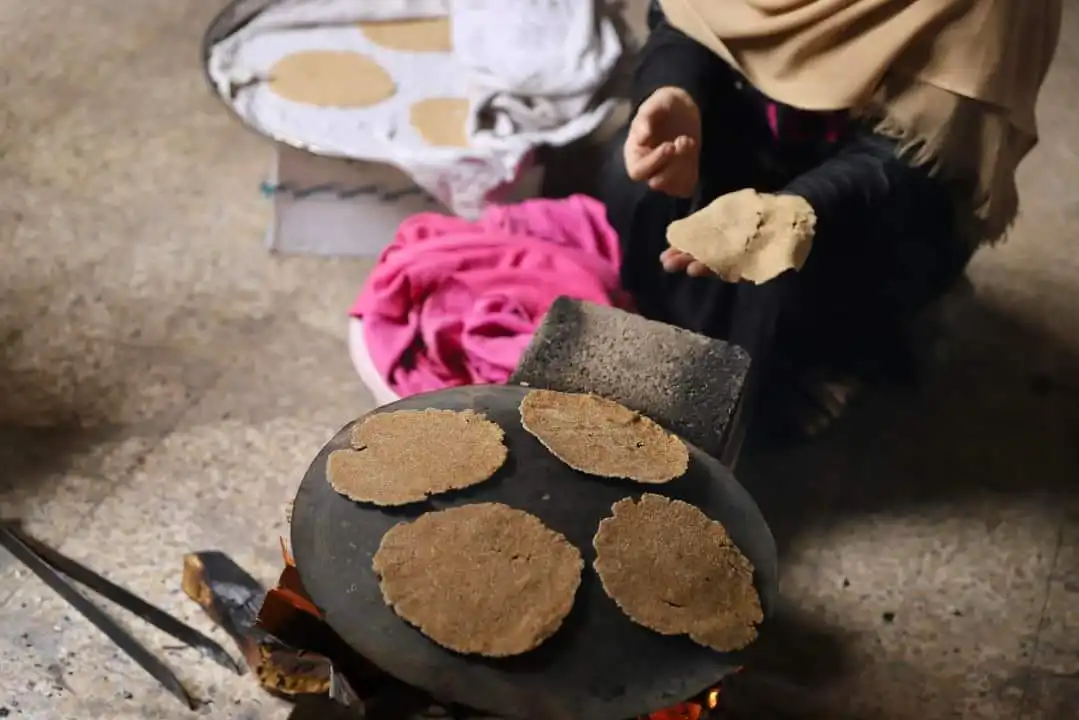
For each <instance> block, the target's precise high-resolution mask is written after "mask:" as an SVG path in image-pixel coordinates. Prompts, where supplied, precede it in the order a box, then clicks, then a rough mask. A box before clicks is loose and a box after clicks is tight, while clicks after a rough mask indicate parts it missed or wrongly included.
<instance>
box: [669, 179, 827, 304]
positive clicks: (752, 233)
mask: <svg viewBox="0 0 1079 720" xmlns="http://www.w3.org/2000/svg"><path fill="white" fill-rule="evenodd" d="M816 224H817V216H816V214H815V213H814V212H813V208H812V207H810V205H809V203H808V202H806V201H805V200H804V199H802V198H800V197H797V196H795V195H761V194H760V193H758V192H756V191H755V190H739V191H737V192H733V193H728V194H727V195H723V196H720V197H719V198H716V199H715V200H714V201H712V203H711V204H709V205H707V206H706V207H704V208H702V209H700V210H698V211H697V212H695V213H693V214H692V215H690V216H689V217H686V218H683V219H681V220H676V221H674V222H673V223H671V224H670V225H669V226H668V227H667V242H668V244H669V245H670V246H671V247H673V248H674V249H676V250H681V251H682V252H684V253H688V254H690V255H692V256H693V257H694V258H696V259H697V260H699V261H700V262H702V263H704V264H705V265H706V266H708V268H709V269H711V270H712V271H713V272H714V273H715V274H716V275H718V276H719V277H720V278H722V279H723V280H726V281H727V282H739V281H741V280H748V281H749V282H752V283H756V284H758V285H759V284H760V283H763V282H768V281H769V280H771V279H773V278H775V277H776V276H778V275H779V274H781V273H783V272H785V271H787V270H791V269H794V270H801V269H802V266H803V265H805V261H806V258H808V257H809V251H810V250H811V249H812V248H813V233H814V231H815V229H816Z"/></svg>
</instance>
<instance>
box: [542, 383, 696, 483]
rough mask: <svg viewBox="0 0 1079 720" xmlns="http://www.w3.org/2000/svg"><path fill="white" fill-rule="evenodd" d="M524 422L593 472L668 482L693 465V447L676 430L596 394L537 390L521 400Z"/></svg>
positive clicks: (566, 458)
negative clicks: (690, 449) (662, 425)
mask: <svg viewBox="0 0 1079 720" xmlns="http://www.w3.org/2000/svg"><path fill="white" fill-rule="evenodd" d="M521 425H522V426H524V429H525V430H527V431H528V432H529V433H531V434H532V435H533V436H534V437H535V438H536V439H537V440H539V441H540V442H541V443H543V445H544V447H546V448H547V449H548V450H550V451H551V454H553V455H554V456H555V457H557V458H558V459H559V460H561V461H562V462H564V463H566V464H567V465H569V466H570V467H571V468H573V469H574V470H580V471H581V472H585V473H588V474H589V475H598V476H600V477H609V478H622V479H625V480H635V481H637V482H641V483H665V482H669V481H671V480H674V479H675V478H679V477H681V476H683V475H685V474H686V470H687V469H688V468H689V449H688V448H686V445H685V443H683V442H682V441H681V440H680V439H679V438H678V437H677V436H675V435H672V434H671V433H669V432H667V431H666V430H664V429H663V428H662V427H660V426H659V425H658V424H657V423H655V422H654V421H653V420H650V419H649V418H646V417H644V416H643V415H641V414H640V413H636V412H634V411H632V410H630V409H629V408H627V407H625V406H624V405H619V404H618V403H616V402H614V401H612V400H607V399H606V398H601V397H599V396H598V395H586V394H581V393H563V392H554V391H553V390H533V391H532V392H530V393H528V395H525V398H524V400H522V401H521Z"/></svg>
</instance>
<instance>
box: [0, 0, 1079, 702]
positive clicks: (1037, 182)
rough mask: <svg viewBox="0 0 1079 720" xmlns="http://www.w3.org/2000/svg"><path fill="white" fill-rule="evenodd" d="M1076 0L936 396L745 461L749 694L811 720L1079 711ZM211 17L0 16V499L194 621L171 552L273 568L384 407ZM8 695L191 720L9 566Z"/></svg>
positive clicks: (251, 693)
mask: <svg viewBox="0 0 1079 720" xmlns="http://www.w3.org/2000/svg"><path fill="white" fill-rule="evenodd" d="M1066 4H1067V5H1068V15H1067V18H1066V28H1065V31H1064V34H1063V37H1064V46H1063V47H1062V49H1061V51H1060V54H1059V58H1058V62H1057V65H1056V68H1055V70H1054V72H1053V75H1052V77H1051V79H1050V82H1049V87H1048V89H1047V92H1046V95H1045V101H1044V103H1043V107H1042V113H1041V117H1042V123H1043V127H1044V137H1045V139H1044V142H1043V144H1042V146H1041V147H1040V149H1039V150H1038V151H1037V154H1036V156H1035V157H1033V158H1032V159H1031V160H1030V161H1029V162H1028V163H1027V165H1026V166H1025V168H1024V173H1023V185H1024V189H1025V202H1026V214H1025V215H1024V217H1023V220H1022V222H1021V223H1020V225H1019V227H1018V228H1017V229H1016V232H1015V234H1014V237H1013V238H1012V239H1011V241H1010V242H1009V243H1008V244H1007V245H1006V246H1004V247H1002V248H1000V249H998V250H994V251H991V252H986V253H984V254H983V255H981V256H980V257H979V258H978V259H977V261H976V263H975V266H974V268H973V270H972V273H971V275H972V280H973V282H974V285H975V292H974V294H973V295H972V296H969V297H966V298H962V299H956V300H954V301H952V302H950V303H949V304H948V305H947V307H946V308H945V312H944V313H943V318H944V323H945V326H946V328H947V331H948V333H947V339H946V341H945V342H944V343H943V344H942V345H941V346H940V347H939V348H938V349H937V352H936V354H935V355H934V359H933V362H932V364H931V367H930V368H929V372H928V373H927V377H926V380H925V382H924V384H923V385H922V386H921V387H920V388H918V389H916V390H910V391H904V392H897V393H892V394H884V393H882V394H879V395H878V396H874V397H869V398H866V399H865V401H864V402H863V403H862V404H861V405H859V406H858V407H856V408H855V409H854V410H853V412H852V415H851V417H850V418H849V420H848V421H846V422H844V423H843V424H842V425H841V426H840V427H839V428H838V429H837V430H836V431H835V432H834V433H832V434H831V435H829V436H828V437H826V438H825V439H824V440H822V441H821V442H819V443H816V444H814V445H811V446H807V447H803V448H799V449H794V450H790V451H786V452H783V453H779V454H770V455H768V456H767V457H761V456H757V455H752V454H751V455H750V456H749V457H748V458H747V459H746V461H745V464H744V466H743V467H742V468H741V469H740V476H741V477H742V479H743V481H744V482H745V483H746V484H747V485H748V486H750V487H751V488H752V489H753V491H754V492H755V493H756V494H757V495H758V497H759V498H760V501H761V504H762V506H763V507H764V509H765V511H766V513H767V514H768V515H769V516H770V517H771V518H772V519H773V522H774V523H775V527H776V531H777V535H779V536H780V539H781V543H782V545H783V552H784V563H785V577H784V591H785V595H786V598H787V606H788V610H787V611H786V612H785V613H784V618H783V619H784V621H785V622H784V623H783V627H782V628H781V629H782V630H783V632H782V633H779V634H777V636H776V637H775V638H773V644H774V647H773V648H772V650H773V652H762V657H761V659H760V661H759V666H755V673H749V674H748V675H747V678H751V679H749V680H747V682H746V684H745V685H746V691H747V696H748V697H749V698H750V700H751V701H752V699H753V697H754V692H753V689H754V685H758V686H761V687H758V688H757V690H758V692H757V693H756V698H757V701H759V700H760V696H761V695H766V696H767V697H768V698H769V699H770V700H771V701H772V702H773V703H777V704H781V705H782V704H786V705H788V706H791V705H793V706H796V707H798V708H801V709H802V710H804V711H805V714H807V715H813V716H817V717H830V718H835V717H858V718H897V719H899V718H933V719H934V720H935V719H936V718H945V717H962V718H1016V719H1018V718H1024V719H1030V720H1033V719H1034V718H1047V719H1054V718H1061V719H1063V718H1074V717H1076V716H1079V499H1076V494H1075V493H1074V492H1072V488H1073V487H1074V486H1075V484H1076V482H1077V481H1079V443H1077V442H1076V441H1077V439H1079V379H1077V378H1079V375H1077V374H1076V369H1077V368H1079V359H1077V358H1079V339H1077V338H1079V303H1077V302H1076V299H1077V297H1076V296H1077V293H1076V289H1075V288H1076V279H1077V278H1079V274H1077V273H1079V253H1076V251H1075V249H1074V238H1073V237H1072V234H1073V233H1074V232H1075V231H1076V229H1077V228H1079V201H1077V200H1076V198H1075V196H1074V194H1073V193H1072V192H1071V189H1072V186H1073V185H1074V178H1076V177H1079V158H1077V155H1076V150H1075V148H1076V147H1079V127H1077V126H1076V125H1075V123H1074V114H1073V113H1074V108H1076V107H1079V102H1077V100H1079V89H1077V88H1076V86H1075V84H1074V83H1073V82H1071V81H1070V78H1069V74H1070V73H1071V72H1076V71H1079V2H1074V1H1069V2H1067V3H1066ZM217 6H218V2H217V1H216V0H198V1H196V2H186V3H185V2H175V0H142V1H141V2H138V3H118V2H114V1H111V0H83V1H82V2H79V3H69V2H60V0H37V1H36V2H34V3H29V2H27V0H0V251H2V253H3V254H2V256H0V512H2V513H3V514H5V515H16V516H21V517H23V518H25V519H26V521H27V522H28V524H29V527H30V529H31V530H32V532H34V533H35V534H37V535H38V536H39V537H41V538H43V539H45V540H47V541H49V542H51V543H53V544H55V545H57V546H59V547H60V548H61V549H62V551H63V552H65V553H67V554H69V555H72V556H74V557H76V558H80V559H83V560H84V561H86V562H87V563H88V564H90V565H91V566H93V567H95V568H98V569H100V570H102V571H104V572H105V573H106V574H108V575H109V576H110V577H111V578H113V579H115V580H117V581H119V582H121V583H122V584H124V585H127V586H128V587H130V588H131V589H133V590H135V591H136V592H138V593H140V594H142V595H144V596H146V597H147V598H148V599H150V600H152V601H154V602H156V603H159V604H160V605H161V606H163V607H164V608H166V609H168V610H169V611H170V612H173V613H175V614H177V615H179V616H181V617H184V618H188V619H190V621H191V622H193V623H195V624H197V625H199V626H200V627H204V628H208V627H209V625H210V623H209V622H208V621H206V620H205V619H204V618H203V617H202V616H201V614H200V612H199V611H198V610H197V608H196V607H195V606H194V604H193V603H191V602H190V601H188V600H187V599H186V598H185V597H184V596H183V595H182V593H181V592H180V570H181V557H182V555H183V554H184V553H186V552H189V551H193V550H202V549H210V548H217V549H222V550H225V551H227V552H229V553H230V554H232V556H233V557H234V558H236V559H237V560H238V561H239V562H240V563H241V564H243V565H244V566H245V567H247V568H248V569H249V570H251V571H252V572H254V573H256V574H257V575H258V576H259V577H261V578H263V579H264V580H266V581H270V580H271V579H272V578H274V577H275V576H276V573H277V572H278V570H279V569H280V566H279V555H278V549H277V538H278V536H279V535H281V534H283V533H284V532H285V505H286V503H287V501H288V500H289V498H290V495H291V494H292V492H293V491H294V489H295V487H296V485H297V483H298V482H299V479H300V477H301V474H302V472H303V470H304V469H305V467H306V465H307V463H308V461H309V460H310V458H311V457H312V456H313V454H314V453H315V451H316V450H317V449H318V448H319V446H320V445H321V444H322V443H323V442H324V441H325V440H326V439H327V438H329V437H330V435H331V434H332V433H333V431H335V430H336V429H337V428H338V427H339V426H340V425H341V424H342V423H344V422H345V421H346V420H348V419H350V418H352V417H354V416H356V415H359V414H361V413H363V412H364V411H366V410H367V409H369V408H370V407H371V399H370V397H369V396H368V395H367V393H366V392H365V391H364V390H363V389H362V388H361V386H360V385H359V383H358V381H357V379H356V378H355V376H354V374H353V372H352V370H351V367H350V364H349V360H348V355H347V352H346V348H345V345H344V330H345V323H344V313H345V310H346V308H347V307H348V305H349V302H350V301H351V300H352V298H353V295H354V293H355V292H356V291H357V289H358V287H359V285H360V283H361V282H362V280H363V277H364V274H365V271H366V270H367V268H368V265H367V264H365V263H363V262H335V261H325V260H314V259H305V258H287V259H286V258H276V257H272V256H270V255H269V254H267V253H266V252H265V250H264V249H263V246H262V233H263V231H264V229H265V227H266V223H267V219H268V216H267V206H266V203H265V202H264V201H263V200H262V199H261V198H260V197H259V195H258V193H257V185H258V182H259V181H260V180H261V179H262V177H263V175H264V173H265V171H266V170H267V168H268V166H269V162H270V157H271V154H270V150H269V147H268V146H267V144H266V143H265V142H264V141H262V140H261V139H259V138H257V137H254V136H252V135H251V134H249V133H247V132H245V131H244V130H242V129H241V128H239V127H237V126H236V125H235V124H233V123H232V121H231V120H230V119H229V118H228V117H227V116H226V114H225V113H224V111H223V110H222V108H221V107H220V106H219V105H218V104H217V102H216V101H215V100H213V99H212V98H211V97H210V95H209V93H208V92H207V90H206V89H205V87H204V85H203V80H202V78H201V76H200V69H199V67H198V53H197V49H198V43H199V39H200V36H201V33H202V30H203V28H204V27H205V25H206V23H207V21H208V20H209V18H210V17H211V15H212V14H213V12H214V11H215V9H216V7H217ZM133 625H134V626H135V627H134V629H135V630H136V631H137V632H138V634H139V635H140V636H141V637H143V638H144V639H145V640H146V642H148V643H149V645H150V646H151V647H152V648H154V649H155V650H156V651H157V652H159V653H161V654H162V655H163V656H165V657H166V658H167V659H168V661H169V662H170V664H171V665H172V666H173V667H174V668H176V670H177V671H178V672H179V674H180V675H181V676H182V677H183V678H184V679H185V680H186V681H187V682H188V683H189V684H190V686H191V687H193V688H195V689H196V691H197V693H198V694H199V695H200V696H201V697H203V698H205V699H207V700H209V701H210V704H209V705H208V706H207V707H206V708H205V709H204V710H203V711H202V715H204V716H206V717H214V718H273V717H283V716H284V714H285V708H284V707H283V706H282V705H280V704H279V703H277V702H276V701H273V700H271V699H269V698H268V697H266V696H265V695H263V694H261V693H260V692H259V691H258V690H257V689H256V688H255V685H254V681H253V680H252V679H251V678H249V677H245V678H235V677H230V676H229V675H227V674H226V673H225V672H224V671H222V670H219V669H218V668H217V667H216V666H215V665H213V664H211V663H209V662H208V661H205V660H203V659H201V658H199V657H198V656H196V655H195V654H194V653H192V652H190V651H184V650H178V649H176V648H175V646H174V645H173V644H172V643H170V640H169V639H168V638H165V637H162V636H161V635H160V634H158V633H156V632H153V631H149V630H146V629H145V628H143V627H141V626H138V625H137V624H134V623H133ZM764 649H765V651H767V650H768V647H767V646H765V648H764ZM0 678H2V681H0V714H3V710H2V709H6V710H7V711H8V713H7V714H6V715H3V716H6V717H20V718H21V717H27V718H50V719H53V718H82V717H111V718H116V719H117V720H121V719H122V718H184V717H189V716H191V714H189V713H186V712H184V711H183V710H182V709H181V708H180V707H179V705H178V703H177V702H176V701H175V700H174V699H173V698H172V697H171V696H168V695H166V694H165V693H163V692H162V691H161V690H160V689H159V688H158V687H157V686H156V684H155V683H154V682H153V681H152V680H150V679H149V678H148V677H147V676H145V675H144V674H143V673H142V672H141V671H140V670H139V669H138V668H137V667H135V666H134V665H133V664H132V663H131V662H130V661H128V660H127V659H126V658H125V657H123V656H122V655H120V654H119V653H118V652H117V651H116V650H115V649H114V648H113V647H112V646H111V644H110V643H109V642H108V641H107V640H106V639H105V638H104V636H102V635H101V634H100V633H98V632H97V631H96V630H94V629H93V628H92V627H91V626H89V624H88V623H87V622H85V621H84V620H82V619H81V618H80V617H79V616H77V615H75V614H74V613H72V612H71V611H70V610H68V609H67V608H66V607H65V606H64V604H63V603H62V602H61V601H59V600H58V599H57V598H56V597H54V595H53V594H52V593H51V592H49V591H48V590H47V589H46V588H45V587H44V586H43V585H41V584H40V583H38V582H37V581H36V580H35V579H34V578H33V577H32V576H29V575H28V573H26V572H25V571H23V570H20V569H19V568H18V566H17V565H16V564H15V563H14V561H13V560H12V559H11V558H10V557H8V556H6V555H0ZM762 687H763V690H764V692H759V691H760V690H761V689H762ZM788 709H789V708H788ZM753 716H754V717H759V716H760V715H753Z"/></svg>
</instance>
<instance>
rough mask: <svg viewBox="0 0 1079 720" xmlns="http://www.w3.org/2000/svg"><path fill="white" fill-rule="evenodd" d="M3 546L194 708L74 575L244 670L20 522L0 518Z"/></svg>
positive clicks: (157, 661) (216, 647) (221, 650)
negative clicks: (31, 533)
mask: <svg viewBox="0 0 1079 720" xmlns="http://www.w3.org/2000/svg"><path fill="white" fill-rule="evenodd" d="M0 547H3V548H5V549H6V550H7V551H8V552H10V553H11V554H12V555H13V556H15V559H16V560H18V561H19V562H21V563H22V564H23V565H25V566H26V567H27V569H29V570H30V571H31V572H33V573H34V574H35V575H37V576H38V577H39V578H41V581H42V582H44V583H45V584H46V585H48V586H49V587H50V588H52V589H53V590H54V591H56V593H57V594H58V595H60V597H62V598H63V599H64V600H66V601H67V602H68V604H69V605H71V606H72V607H73V608H75V610H77V611H78V612H79V613H80V614H81V615H82V616H83V617H85V618H86V619H87V620H89V621H90V622H91V623H93V624H94V625H95V626H96V627H97V629H98V630H100V631H101V632H103V633H105V635H107V636H108V637H109V639H110V640H112V641H113V642H114V643H116V645H117V646H118V647H119V648H120V649H121V650H123V651H124V653H126V654H127V656H128V657H130V658H131V659H132V660H134V661H135V662H136V663H138V665H139V667H141V668H142V669H143V670H145V671H146V672H148V673H150V675H152V676H153V677H154V679H156V680H157V681H158V682H159V683H161V684H162V685H163V686H164V687H165V689H167V690H168V691H169V692H171V693H172V694H173V695H175V696H176V697H177V698H179V699H180V701H181V702H183V703H184V704H185V705H187V706H188V707H189V708H190V709H192V710H195V709H197V708H198V706H199V703H198V702H197V701H196V700H195V699H194V698H193V697H192V696H191V694H190V693H189V692H188V691H187V689H186V688H185V687H184V686H183V684H182V683H181V682H180V680H179V678H177V677H176V675H175V674H174V673H173V672H172V670H170V669H169V668H168V666H167V665H165V663H164V662H162V661H161V660H160V659H158V658H157V657H156V656H155V655H154V654H153V653H151V652H150V651H149V650H147V649H146V647H145V646H143V645H142V644H141V643H140V642H139V641H138V640H136V639H135V638H134V637H133V636H132V635H131V634H130V633H129V632H128V631H127V630H125V629H124V628H123V627H122V626H121V625H120V624H119V623H117V622H116V621H115V620H113V619H112V618H111V617H109V615H107V614H106V613H105V612H104V611H103V610H101V608H99V607H98V606H97V605H95V604H94V603H92V602H91V601H90V600H89V599H87V598H86V597H85V596H84V595H83V594H82V593H80V592H79V591H78V590H77V589H76V588H75V586H74V585H72V584H71V582H70V581H72V580H74V581H75V582H77V583H79V584H81V585H83V586H85V587H86V588H87V589H88V590H92V591H93V592H95V593H97V594H98V595H100V596H101V597H103V598H105V599H106V600H109V601H111V602H113V603H115V604H116V605H119V606H120V607H122V608H123V609H125V610H127V611H129V612H131V613H133V614H135V615H136V616H138V617H139V618H141V619H143V620H145V621H146V622H148V623H150V624H151V625H153V626H154V627H156V628H158V629H159V630H161V631H162V632H165V633H168V634H169V635H171V636H172V637H174V638H176V639H177V640H179V641H180V642H182V643H184V644H185V645H187V646H189V647H191V648H194V649H196V650H198V651H199V652H201V653H202V654H203V655H205V656H207V657H209V658H210V659H211V660H213V661H214V662H216V663H217V664H219V665H221V666H223V667H225V668H228V669H229V670H232V671H234V672H235V673H237V674H238V675H242V674H243V672H244V670H243V667H242V666H241V665H239V664H238V663H237V662H236V661H235V660H234V659H233V658H232V656H231V655H229V653H228V652H226V651H225V649H224V648H223V647H221V646H220V645H218V644H217V643H216V642H214V641H213V640H212V639H211V638H209V637H207V636H206V635H204V634H202V633H201V632H199V631H198V630H196V629H195V628H193V627H191V626H189V625H186V624H184V623H183V622H181V621H179V620H177V619H176V618H174V617H173V616H171V615H169V614H168V613H166V612H165V611H164V610H161V609H160V608H157V607H154V606H153V605H151V604H150V603H148V602H146V601H145V600H143V599H142V598H140V597H137V596H136V595H134V594H132V593H131V592H130V591H129V590H125V589H124V588H122V587H120V586H119V585H116V584H115V583H113V582H110V581H109V580H106V579H105V578H103V577H101V576H100V575H98V574H97V573H96V572H94V571H93V570H91V569H89V568H88V567H86V566H84V565H81V564H79V563H77V562H75V561H74V560H72V559H71V558H68V557H65V556H64V555H61V554H60V553H59V552H57V551H56V550H53V549H52V548H50V547H47V546H46V545H45V544H43V543H42V542H40V541H38V540H35V539H34V538H32V537H30V536H29V535H27V534H26V533H25V532H23V531H22V529H21V528H20V527H19V525H18V523H14V522H11V521H0Z"/></svg>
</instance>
